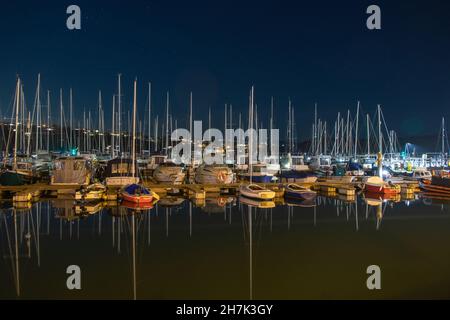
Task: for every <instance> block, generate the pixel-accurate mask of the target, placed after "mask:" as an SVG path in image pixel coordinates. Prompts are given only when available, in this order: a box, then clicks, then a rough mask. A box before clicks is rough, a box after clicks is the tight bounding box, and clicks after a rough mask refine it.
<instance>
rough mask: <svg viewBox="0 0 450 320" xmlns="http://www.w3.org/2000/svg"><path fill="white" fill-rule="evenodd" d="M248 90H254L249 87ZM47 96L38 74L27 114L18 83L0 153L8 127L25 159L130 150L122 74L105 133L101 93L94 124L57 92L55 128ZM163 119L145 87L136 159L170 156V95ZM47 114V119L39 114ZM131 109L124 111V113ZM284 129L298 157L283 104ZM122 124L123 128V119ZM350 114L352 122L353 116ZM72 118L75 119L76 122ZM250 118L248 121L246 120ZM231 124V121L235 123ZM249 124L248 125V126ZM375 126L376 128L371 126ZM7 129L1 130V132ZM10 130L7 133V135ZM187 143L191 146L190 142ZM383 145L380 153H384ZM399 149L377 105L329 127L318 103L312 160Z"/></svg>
mask: <svg viewBox="0 0 450 320" xmlns="http://www.w3.org/2000/svg"><path fill="white" fill-rule="evenodd" d="M252 90H254V89H253V88H252ZM50 94H51V92H50V91H49V90H47V92H46V103H45V104H43V103H42V100H43V99H42V98H41V76H40V74H39V75H38V79H37V89H36V94H35V99H34V105H33V108H32V110H28V109H27V108H26V102H25V95H24V93H23V85H22V83H21V81H20V79H18V81H17V87H16V94H15V97H14V108H13V110H14V111H13V116H12V117H11V122H10V123H9V128H8V125H7V124H5V122H4V121H2V122H1V123H0V125H1V130H2V136H3V137H2V138H3V139H2V140H0V143H2V144H4V146H3V147H2V148H1V149H2V150H7V151H8V152H7V154H8V153H9V150H10V149H11V147H12V146H11V145H10V142H11V140H12V135H11V133H12V128H13V127H14V147H13V151H17V150H21V151H22V152H23V153H25V154H26V155H27V156H30V155H31V154H32V153H35V154H37V153H40V152H47V153H50V151H51V150H55V148H59V149H61V150H72V149H74V148H76V149H78V151H81V152H84V153H89V152H92V151H95V152H96V153H100V154H110V155H111V156H112V157H113V158H114V157H117V156H123V154H124V153H126V152H131V151H132V150H131V149H132V134H131V132H130V131H131V127H132V123H131V122H132V119H131V115H130V112H129V111H127V112H124V110H123V109H124V108H123V103H122V95H123V94H122V84H121V74H119V75H118V79H117V93H116V94H114V95H113V96H112V114H111V126H110V130H109V131H108V128H107V125H106V123H105V108H104V104H103V97H102V92H101V91H100V90H99V91H98V103H97V111H96V114H97V119H95V117H94V116H93V113H92V111H91V110H87V111H86V110H85V109H84V110H83V113H82V114H83V118H82V121H81V122H80V121H79V120H78V121H76V123H75V124H74V115H73V111H74V106H73V92H72V89H71V88H70V89H69V114H68V116H67V115H66V110H65V106H64V95H63V90H62V89H60V90H59V128H58V127H57V126H55V123H53V122H52V110H51V109H52V108H51V97H50ZM165 100H166V101H165V114H164V119H161V120H162V121H161V120H160V118H159V115H155V116H154V117H153V118H152V84H151V83H150V82H149V83H148V95H147V99H146V109H147V110H146V112H145V113H146V116H147V117H145V116H144V117H139V119H138V120H137V122H136V130H137V135H136V141H137V146H136V151H137V153H138V154H141V155H143V154H144V153H147V154H150V153H151V152H152V153H161V152H165V153H166V154H167V155H169V153H170V149H171V146H172V141H171V132H173V130H175V129H177V128H178V125H179V123H178V119H175V118H174V116H173V114H172V113H171V110H170V95H169V92H166V99H165ZM45 109H46V111H47V112H46V114H45V113H44V110H45ZM129 109H130V108H126V110H129ZM287 109H288V110H287V111H288V115H287V119H288V121H287V125H286V146H285V148H284V151H285V152H288V153H297V152H298V151H299V144H298V138H297V136H298V132H297V128H296V121H295V109H294V107H293V105H292V102H291V100H290V99H289V100H288V105H287ZM273 110H274V99H273V97H271V100H270V115H269V117H268V121H267V124H268V125H267V127H268V128H269V129H274V128H275V126H274V113H273ZM125 114H126V121H125V123H124V115H125ZM352 114H355V117H352ZM78 115H79V114H78V113H77V118H79V117H78ZM187 118H188V119H187V121H188V122H189V123H188V125H187V127H188V128H189V131H190V132H191V133H192V131H193V94H192V92H190V93H189V111H188V117H187ZM261 118H263V117H259V118H258V105H257V104H256V103H254V104H253V109H252V112H251V114H250V110H249V113H248V121H249V125H248V128H253V129H255V130H256V131H258V129H262V128H264V123H263V121H261ZM223 119H224V129H225V130H226V129H233V128H236V125H237V128H242V122H243V121H242V114H241V113H240V112H239V113H238V117H237V119H238V121H237V123H234V122H233V106H232V105H231V104H225V105H224V118H223ZM250 119H251V120H250ZM235 122H236V120H235ZM250 123H252V126H251V127H250ZM374 123H376V124H375V125H374ZM5 127H6V128H5ZM8 129H9V130H8ZM208 129H211V108H209V110H208ZM440 142H441V153H442V154H446V153H447V152H446V150H447V149H448V137H447V134H446V130H445V121H444V118H442V126H441V134H440ZM191 143H195V142H194V141H193V139H191ZM383 146H384V148H383ZM400 150H401V147H400V143H399V139H398V136H397V133H396V132H395V131H394V130H388V127H387V125H386V121H385V118H384V115H383V112H382V110H381V106H380V105H378V106H377V111H376V114H375V115H374V116H373V117H372V118H371V117H370V115H369V114H368V113H366V114H365V115H363V114H362V110H361V106H360V102H359V101H358V103H357V106H356V112H355V113H352V112H351V111H350V110H347V112H346V114H342V113H341V112H338V114H337V117H336V120H335V121H334V125H332V126H329V123H328V122H327V121H326V120H322V119H320V118H319V117H318V113H317V103H316V104H315V107H314V123H313V124H312V135H311V144H310V149H309V152H308V153H309V154H311V155H321V154H325V155H331V156H335V157H339V156H342V157H356V156H357V155H364V154H365V155H371V154H374V153H376V152H382V153H391V154H394V153H398V152H399V151H400Z"/></svg>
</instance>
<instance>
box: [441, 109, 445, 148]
mask: <svg viewBox="0 0 450 320" xmlns="http://www.w3.org/2000/svg"><path fill="white" fill-rule="evenodd" d="M444 141H445V120H444V117H442V157H444V155H445V143H444Z"/></svg>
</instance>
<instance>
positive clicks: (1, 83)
mask: <svg viewBox="0 0 450 320" xmlns="http://www.w3.org/2000/svg"><path fill="white" fill-rule="evenodd" d="M70 4H77V5H79V6H80V7H81V14H82V22H81V27H82V29H81V30H80V31H70V30H68V29H67V28H66V19H67V17H68V15H67V14H66V8H67V6H68V5H70ZM370 4H377V5H379V6H380V7H381V19H382V30H375V31H371V30H368V29H367V28H366V19H367V17H368V15H367V14H366V8H367V6H368V5H370ZM0 70H1V72H0V106H1V111H2V115H5V114H7V115H9V114H10V112H11V111H10V107H11V101H12V97H13V94H14V87H15V79H16V75H17V74H19V75H20V76H21V78H22V79H23V81H24V86H25V87H24V89H25V93H26V100H27V104H28V107H32V103H33V99H34V94H35V88H36V78H37V73H38V72H40V73H41V76H42V89H43V92H45V91H46V90H47V89H49V90H51V92H52V105H53V107H54V108H56V106H57V104H58V96H57V94H58V91H59V88H60V87H61V88H63V90H64V92H65V93H68V89H69V87H72V88H73V91H74V105H75V107H76V108H77V110H79V111H78V112H77V113H76V116H77V117H80V115H81V112H82V110H83V108H86V109H87V108H92V110H96V105H97V94H98V93H97V92H98V90H99V89H101V90H102V93H103V100H104V107H105V108H106V109H107V111H110V110H111V101H112V95H113V93H115V92H116V86H117V74H118V73H122V74H123V82H122V84H123V94H124V97H123V103H124V107H130V106H131V101H132V81H133V79H134V77H137V78H138V81H139V92H138V102H139V108H140V109H141V110H142V112H143V110H144V108H145V99H146V97H147V83H148V81H151V82H152V85H153V106H154V110H155V111H154V112H155V113H159V114H160V117H161V116H163V114H164V103H165V101H164V99H165V92H166V91H167V90H169V91H170V93H171V108H172V113H173V114H174V117H175V118H178V121H179V125H180V126H184V125H185V121H186V119H187V112H188V101H189V100H188V95H189V91H191V90H192V91H193V94H194V118H195V119H203V120H206V119H207V110H208V107H209V106H211V107H212V109H213V124H214V125H215V126H216V127H219V128H222V127H223V113H224V107H223V106H224V104H225V103H231V104H232V105H233V111H235V115H234V119H236V120H237V112H238V111H242V112H243V114H246V112H247V106H248V92H249V89H250V86H251V85H252V84H254V85H255V93H256V99H255V100H256V103H257V104H258V108H259V114H260V116H261V117H263V121H265V122H266V123H267V120H268V114H269V106H270V96H272V95H273V96H274V99H275V107H276V118H275V121H276V123H277V125H278V126H279V127H280V128H284V126H285V124H286V122H287V117H286V115H287V101H288V97H291V100H292V103H293V105H294V107H295V112H296V121H297V124H298V131H299V133H300V135H301V137H304V138H305V137H308V136H309V134H310V131H311V122H312V120H313V106H314V103H315V102H317V103H318V108H319V115H320V116H321V117H322V118H325V119H326V120H328V121H329V122H331V121H334V119H335V117H336V114H337V112H338V111H341V112H346V110H347V109H348V108H351V110H352V112H353V113H354V112H355V109H356V103H357V100H358V99H359V100H360V101H361V105H362V109H363V112H364V113H366V112H368V113H370V114H371V115H373V114H374V111H375V108H376V105H377V104H378V103H379V104H381V105H382V107H383V110H384V114H385V117H386V120H387V122H388V125H389V127H390V128H392V129H394V130H397V131H398V132H399V134H400V135H403V136H416V135H426V134H436V135H437V134H438V130H439V126H440V119H441V117H442V116H446V117H448V118H449V119H448V120H449V121H450V117H449V116H450V112H449V106H450V2H449V1H444V0H443V1H436V0H433V1H430V0H427V1H414V0H409V1H400V0H397V1H356V0H353V1H349V0H345V1H344V0H342V1H337V0H335V1H275V0H273V1H264V0H259V1H244V0H242V1H230V0H228V1H222V0H214V1H213V0H209V1H195V0H193V1H170V0H166V1H162V0H161V1H79V0H74V1H8V2H5V1H4V2H2V3H1V5H0ZM67 101H68V95H66V96H65V104H66V106H68V102H67ZM80 111H81V112H80ZM93 113H94V114H95V113H96V112H95V111H93ZM54 114H55V116H56V110H54ZM107 116H108V118H107V119H106V121H108V122H107V124H108V127H109V126H110V120H109V117H110V113H109V114H108V115H107ZM142 118H143V117H142ZM54 119H55V121H57V118H56V117H55V118H54Z"/></svg>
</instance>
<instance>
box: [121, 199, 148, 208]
mask: <svg viewBox="0 0 450 320" xmlns="http://www.w3.org/2000/svg"><path fill="white" fill-rule="evenodd" d="M120 205H121V206H122V207H125V208H127V209H131V210H150V209H153V202H141V203H136V202H130V201H126V200H124V201H122V203H121V204H120Z"/></svg>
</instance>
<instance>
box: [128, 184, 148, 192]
mask: <svg viewBox="0 0 450 320" xmlns="http://www.w3.org/2000/svg"><path fill="white" fill-rule="evenodd" d="M125 191H126V192H127V193H128V194H136V193H140V194H150V191H148V190H147V188H145V187H143V186H141V185H139V184H135V183H133V184H130V185H128V186H126V187H125Z"/></svg>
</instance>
